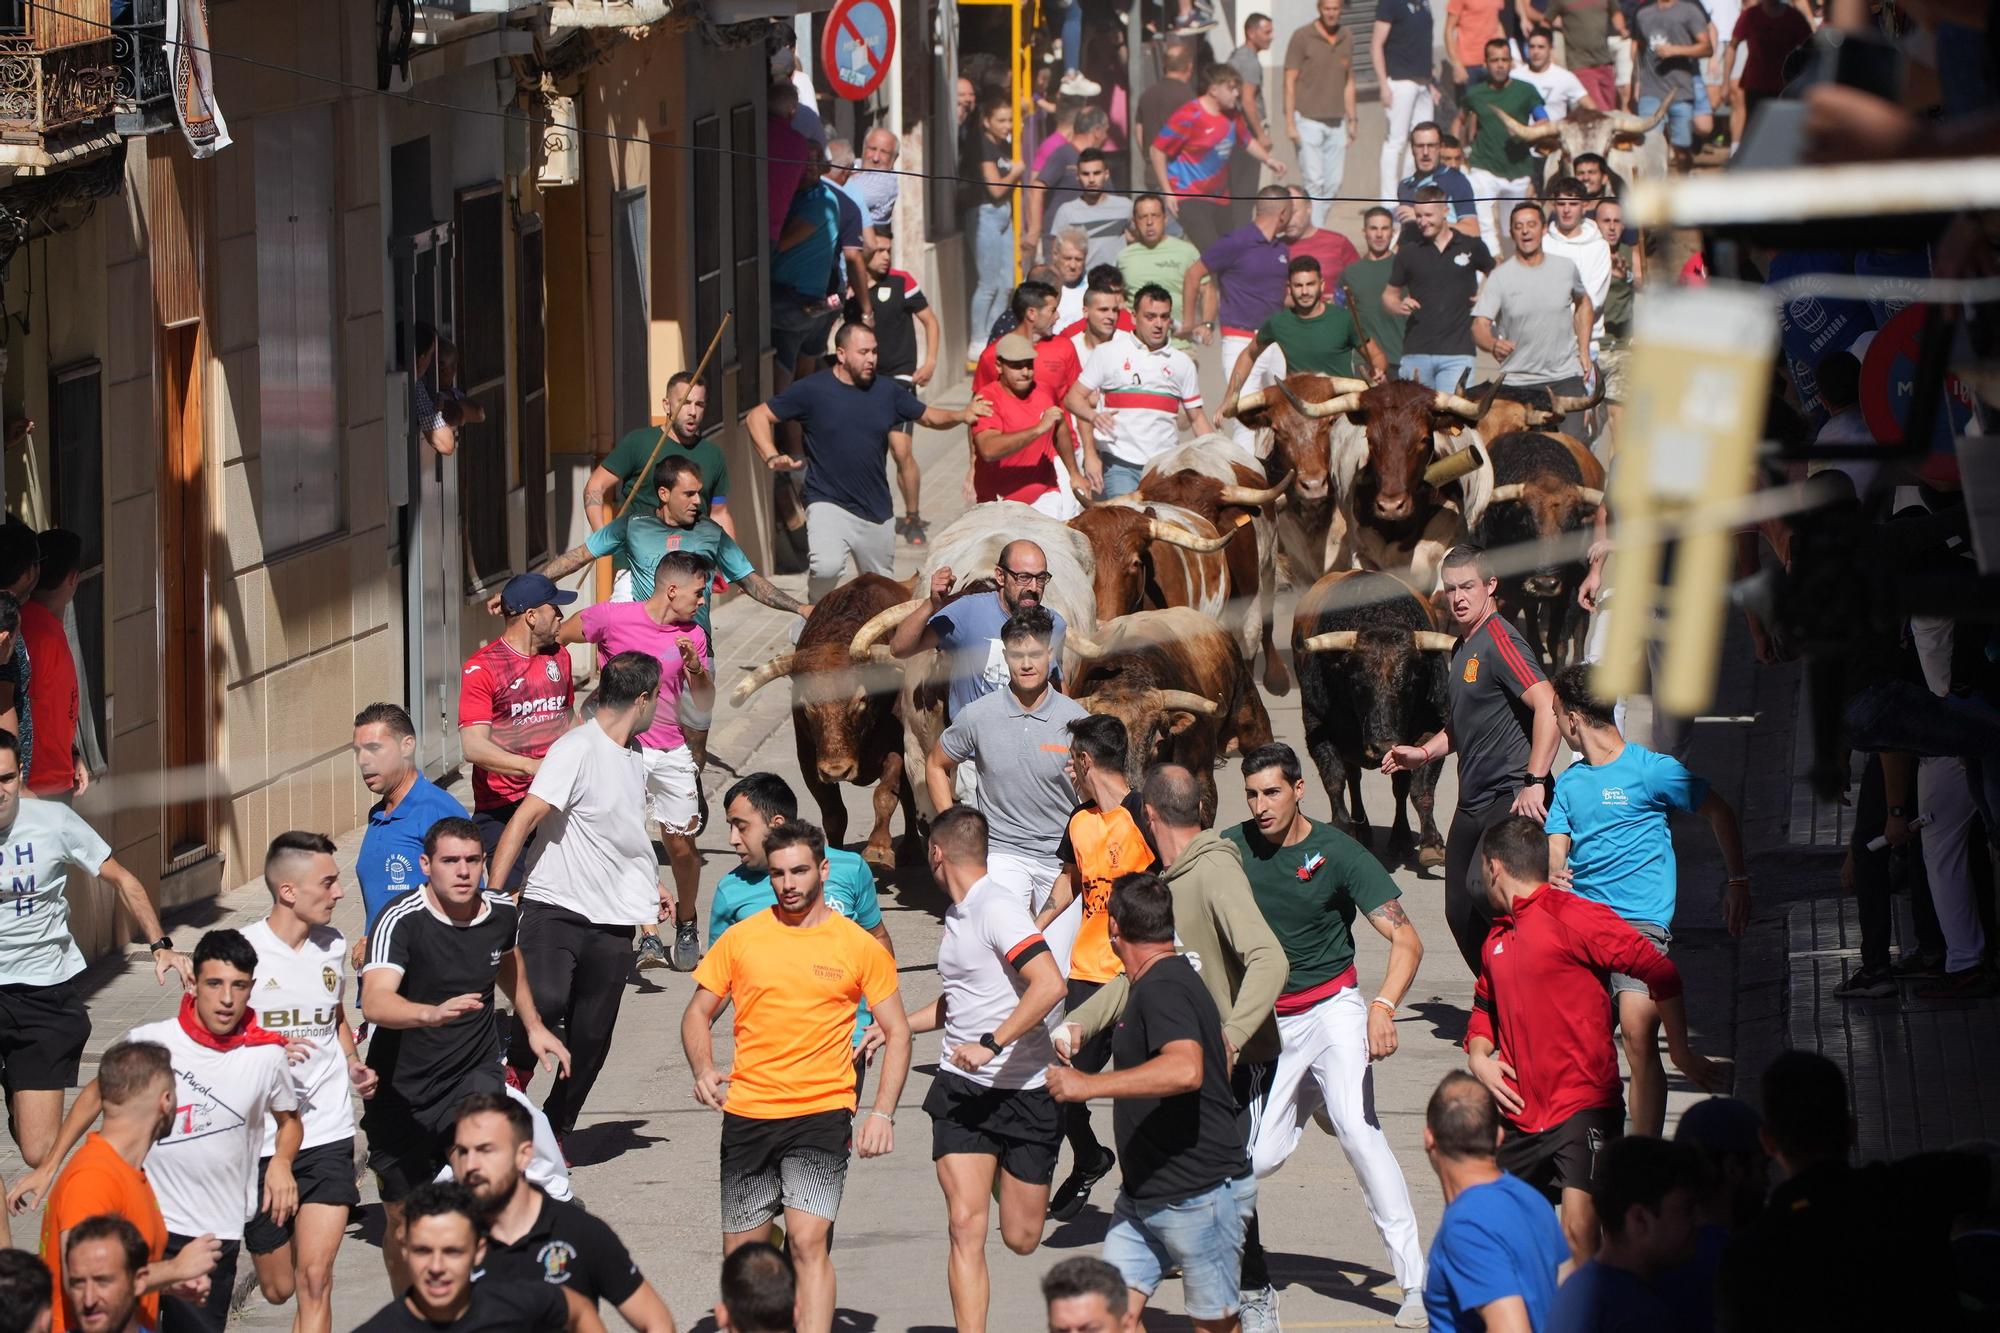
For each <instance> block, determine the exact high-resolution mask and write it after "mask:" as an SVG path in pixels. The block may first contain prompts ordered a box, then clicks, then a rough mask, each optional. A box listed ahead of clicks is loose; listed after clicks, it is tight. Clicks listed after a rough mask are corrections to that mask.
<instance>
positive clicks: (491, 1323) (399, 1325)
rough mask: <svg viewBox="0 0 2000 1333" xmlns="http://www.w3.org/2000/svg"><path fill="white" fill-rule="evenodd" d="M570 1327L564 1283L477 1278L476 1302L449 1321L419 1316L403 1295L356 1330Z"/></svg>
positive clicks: (551, 1330)
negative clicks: (440, 1321) (481, 1280)
mask: <svg viewBox="0 0 2000 1333" xmlns="http://www.w3.org/2000/svg"><path fill="white" fill-rule="evenodd" d="M568 1327H569V1302H568V1301H567V1300H566V1299H564V1297H563V1293H562V1288H561V1287H551V1286H548V1285H546V1284H544V1283H540V1282H475V1283H474V1284H473V1286H472V1304H471V1305H469V1306H467V1307H466V1310H465V1313H464V1314H462V1315H460V1316H459V1317H458V1318H456V1319H454V1320H452V1321H451V1322H450V1323H448V1324H434V1323H432V1322H431V1321H430V1320H428V1319H420V1318H418V1317H417V1316H416V1315H415V1314H413V1313H411V1311H410V1307H409V1305H408V1304H407V1303H406V1302H405V1300H404V1299H403V1298H402V1297H400V1296H399V1297H397V1298H396V1299H395V1300H393V1301H391V1302H389V1303H388V1304H387V1305H385V1306H383V1307H382V1308H381V1309H380V1310H378V1311H376V1312H375V1315H374V1317H373V1318H371V1319H369V1320H368V1321H367V1322H366V1323H364V1324H362V1325H361V1326H360V1327H359V1328H357V1329H356V1330H355V1333H563V1330H564V1329H566V1328H568Z"/></svg>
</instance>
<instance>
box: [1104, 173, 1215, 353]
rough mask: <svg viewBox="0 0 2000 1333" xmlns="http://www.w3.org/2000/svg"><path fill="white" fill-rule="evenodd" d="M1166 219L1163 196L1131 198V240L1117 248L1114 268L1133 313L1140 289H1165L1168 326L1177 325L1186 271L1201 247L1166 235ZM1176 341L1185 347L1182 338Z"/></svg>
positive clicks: (1180, 238)
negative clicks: (1129, 299) (1123, 286)
mask: <svg viewBox="0 0 2000 1333" xmlns="http://www.w3.org/2000/svg"><path fill="white" fill-rule="evenodd" d="M1167 220H1168V218H1167V201H1166V199H1165V197H1164V196H1162V195H1158V194H1142V195H1139V196H1137V197H1136V198H1134V199H1133V200H1132V243H1131V244H1130V245H1128V246H1126V247H1125V248H1124V249H1123V250H1120V251H1119V252H1118V271H1119V272H1120V273H1121V274H1123V275H1124V277H1125V290H1126V291H1127V292H1129V293H1131V294H1132V298H1133V302H1134V305H1133V309H1134V312H1135V313H1136V311H1137V308H1138V306H1137V300H1138V293H1139V291H1140V289H1141V288H1144V287H1158V288H1160V289H1161V290H1162V291H1164V292H1166V293H1167V316H1168V324H1169V327H1170V328H1172V329H1178V328H1179V327H1180V324H1181V318H1182V314H1181V309H1180V299H1181V292H1182V290H1183V289H1184V288H1185V287H1186V285H1187V283H1186V279H1187V271H1188V270H1189V269H1190V268H1192V267H1194V264H1195V261H1196V260H1198V259H1200V258H1201V251H1200V250H1199V249H1197V248H1196V247H1195V244H1194V242H1192V241H1190V240H1188V239H1187V238H1186V237H1185V236H1172V235H1169V234H1168V232H1167ZM1188 318H1189V319H1192V318H1193V316H1192V315H1191V314H1190V315H1189V316H1188ZM1177 345H1178V346H1180V347H1182V348H1183V349H1185V347H1186V344H1185V343H1184V342H1182V343H1178V344H1177Z"/></svg>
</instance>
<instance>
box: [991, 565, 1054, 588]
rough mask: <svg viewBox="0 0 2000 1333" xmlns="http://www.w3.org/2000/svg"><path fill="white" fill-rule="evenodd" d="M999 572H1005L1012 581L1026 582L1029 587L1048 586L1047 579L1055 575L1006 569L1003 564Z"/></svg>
mask: <svg viewBox="0 0 2000 1333" xmlns="http://www.w3.org/2000/svg"><path fill="white" fill-rule="evenodd" d="M1000 572H1001V573H1002V574H1005V575H1006V576H1007V577H1008V578H1010V579H1012V580H1014V582H1016V583H1025V584H1028V585H1029V586H1030V587H1035V588H1046V587H1048V586H1049V580H1050V579H1052V578H1054V577H1055V575H1053V574H1049V573H1042V574H1023V573H1021V572H1020V571H1018V570H1013V569H1008V568H1005V567H1004V566H1003V567H1002V568H1001V570H1000Z"/></svg>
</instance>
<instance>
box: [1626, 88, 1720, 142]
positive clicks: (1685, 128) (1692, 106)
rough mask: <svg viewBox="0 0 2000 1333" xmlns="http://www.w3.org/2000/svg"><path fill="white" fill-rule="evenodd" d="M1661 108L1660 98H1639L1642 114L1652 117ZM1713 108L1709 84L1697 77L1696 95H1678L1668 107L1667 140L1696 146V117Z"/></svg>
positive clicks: (1709, 112) (1711, 110)
mask: <svg viewBox="0 0 2000 1333" xmlns="http://www.w3.org/2000/svg"><path fill="white" fill-rule="evenodd" d="M1659 109H1660V99H1659V98H1657V97H1642V98H1640V99H1639V114H1640V116H1642V117H1645V118H1648V119H1650V118H1651V117H1652V114H1653V113H1654V112H1655V111H1658V110H1659ZM1713 110H1714V108H1712V107H1710V106H1709V104H1708V85H1707V84H1705V83H1703V82H1702V81H1701V80H1700V79H1696V80H1695V81H1694V96H1693V97H1692V98H1687V97H1676V98H1675V99H1674V104H1673V105H1672V106H1670V107H1668V108H1667V142H1668V143H1670V144H1672V145H1673V146H1674V147H1676V148H1692V147H1694V118H1695V117H1696V116H1706V115H1709V114H1711V113H1712V112H1713Z"/></svg>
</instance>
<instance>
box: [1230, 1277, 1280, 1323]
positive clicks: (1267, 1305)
mask: <svg viewBox="0 0 2000 1333" xmlns="http://www.w3.org/2000/svg"><path fill="white" fill-rule="evenodd" d="M1236 1315H1237V1318H1238V1319H1240V1320H1242V1323H1243V1333H1279V1330H1280V1329H1282V1328H1283V1325H1281V1324H1280V1323H1279V1322H1278V1289H1277V1288H1276V1287H1264V1288H1262V1289H1260V1290H1257V1291H1243V1292H1240V1293H1238V1295H1237V1302H1236Z"/></svg>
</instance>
